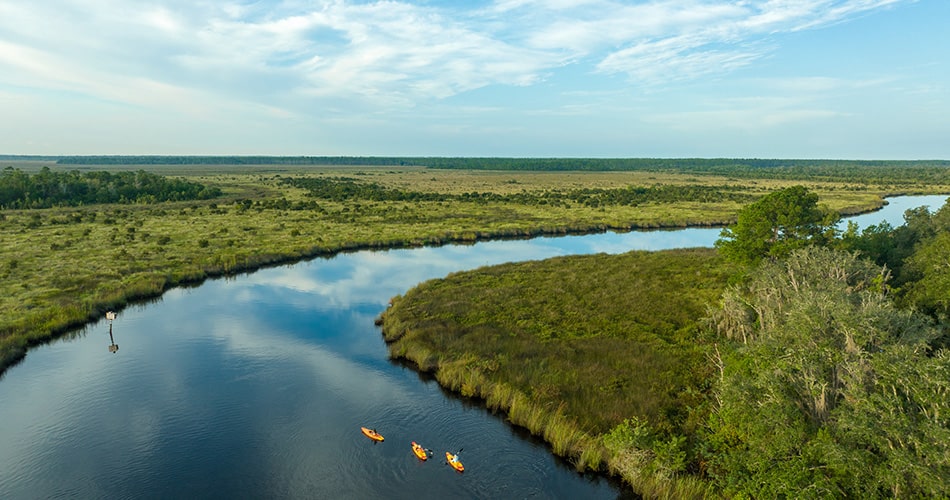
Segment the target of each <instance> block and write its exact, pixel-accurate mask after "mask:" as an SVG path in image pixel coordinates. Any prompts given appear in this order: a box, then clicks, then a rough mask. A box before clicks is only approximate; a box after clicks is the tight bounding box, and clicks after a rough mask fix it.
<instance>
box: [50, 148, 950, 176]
mask: <svg viewBox="0 0 950 500" xmlns="http://www.w3.org/2000/svg"><path fill="white" fill-rule="evenodd" d="M57 163H59V164H63V165H340V166H423V167H428V168H435V169H459V170H512V171H577V170H580V171H657V172H661V171H662V172H669V171H674V172H685V173H694V174H697V175H720V176H727V177H738V178H770V179H798V180H826V181H847V182H861V183H906V182H923V183H938V182H943V183H946V182H948V181H950V161H947V160H897V161H895V160H835V159H775V158H771V159H770V158H502V157H400V156H393V157H389V156H152V155H143V156H64V157H58V159H57Z"/></svg>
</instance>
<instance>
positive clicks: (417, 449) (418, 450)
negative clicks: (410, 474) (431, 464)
mask: <svg viewBox="0 0 950 500" xmlns="http://www.w3.org/2000/svg"><path fill="white" fill-rule="evenodd" d="M412 452H413V453H415V454H416V457H418V458H419V460H427V459H428V458H429V455H428V454H426V449H425V448H423V447H422V446H419V443H416V442H415V441H413V442H412Z"/></svg>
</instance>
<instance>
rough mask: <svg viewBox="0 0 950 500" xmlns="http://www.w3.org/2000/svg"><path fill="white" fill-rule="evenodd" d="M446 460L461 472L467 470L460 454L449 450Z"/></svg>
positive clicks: (446, 453)
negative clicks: (460, 459)
mask: <svg viewBox="0 0 950 500" xmlns="http://www.w3.org/2000/svg"><path fill="white" fill-rule="evenodd" d="M445 461H446V462H448V463H449V465H451V466H452V468H453V469H455V470H457V471H459V472H464V471H465V466H464V465H462V462H460V461H459V456H458V455H453V454H451V453H449V452H445Z"/></svg>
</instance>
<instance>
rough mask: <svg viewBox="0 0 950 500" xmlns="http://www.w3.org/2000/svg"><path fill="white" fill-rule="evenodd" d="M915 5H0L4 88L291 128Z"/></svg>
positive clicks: (507, 0) (642, 63) (635, 75)
mask: <svg viewBox="0 0 950 500" xmlns="http://www.w3.org/2000/svg"><path fill="white" fill-rule="evenodd" d="M910 1H913V0H740V1H713V0H654V1H649V2H639V1H636V2H630V1H627V2H624V1H612V0H558V1H552V0H498V1H495V2H491V3H487V4H485V3H480V4H479V5H469V4H467V3H458V4H451V3H440V2H412V1H408V0H405V1H396V0H392V1H370V2H347V1H342V0H328V1H315V2H314V1H311V2H302V1H295V0H287V1H273V2H267V1H262V2H256V3H240V2H228V3H214V2H211V3H206V2H198V3H195V2H187V1H180V0H165V1H161V0H158V1H149V2H141V3H140V2H126V1H119V0H47V1H44V2H0V40H4V41H3V42H0V85H3V84H5V85H14V86H19V87H47V88H68V89H71V90H72V91H76V92H81V93H85V94H87V95H89V96H91V97H94V98H97V99H106V100H115V101H121V102H124V103H127V104H132V105H152V106H168V105H172V106H182V107H184V108H192V106H193V103H204V105H206V106H207V105H211V104H210V103H212V102H215V101H227V100H238V101H253V102H256V103H258V104H259V105H261V106H263V107H264V108H263V109H269V110H278V109H281V108H283V109H285V111H283V112H282V113H287V114H291V113H295V112H298V111H300V112H308V110H307V107H308V106H309V107H311V108H312V109H311V110H309V111H311V112H312V111H313V110H316V109H321V110H326V109H332V106H333V103H334V102H339V101H340V100H351V101H353V102H361V103H364V105H365V106H368V107H373V106H400V107H406V106H412V105H413V104H415V103H417V102H420V101H424V100H435V99H442V98H446V97H449V96H452V95H456V94H459V93H464V92H467V91H471V90H473V89H478V88H481V87H485V86H491V85H509V86H530V85H535V84H538V83H540V82H544V81H545V80H546V79H549V78H552V74H554V73H555V72H557V70H558V69H559V68H562V67H565V66H568V65H575V64H583V65H585V66H587V67H594V68H596V70H597V71H598V72H601V73H605V74H621V75H626V76H627V77H628V78H630V79H631V80H633V81H635V82H637V83H639V84H642V85H655V84H658V83H664V82H669V81H675V80H688V79H693V78H697V77H700V76H703V75H707V74H710V73H723V72H729V71H733V70H735V69H737V68H741V67H744V66H748V65H751V64H755V63H756V61H758V60H759V59H761V58H762V57H764V56H766V55H767V54H768V53H769V52H770V51H771V50H772V48H773V43H771V42H770V41H769V37H772V36H774V35H775V34H779V33H786V32H794V31H800V30H806V29H814V28H819V27H822V26H827V25H830V24H834V23H838V22H842V21H846V20H848V19H850V18H852V17H854V16H858V15H861V14H864V13H867V12H870V11H874V10H877V9H882V8H886V7H888V6H891V5H894V4H898V3H901V2H904V3H906V2H910ZM40 28H42V29H40ZM156 96H160V98H159V99H156ZM291 97H293V98H295V99H296V98H300V97H303V98H305V99H309V101H303V102H302V103H301V101H294V103H293V104H291V102H290V100H291ZM301 107H302V108H303V109H301ZM280 113H281V112H278V114H280Z"/></svg>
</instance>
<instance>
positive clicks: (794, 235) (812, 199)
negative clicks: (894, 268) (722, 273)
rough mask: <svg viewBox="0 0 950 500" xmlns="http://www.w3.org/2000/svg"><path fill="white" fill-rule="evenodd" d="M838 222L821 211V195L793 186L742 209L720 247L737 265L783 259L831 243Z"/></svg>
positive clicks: (723, 237) (833, 216) (726, 232)
mask: <svg viewBox="0 0 950 500" xmlns="http://www.w3.org/2000/svg"><path fill="white" fill-rule="evenodd" d="M838 219H839V217H838V216H837V214H834V213H832V212H830V211H828V210H822V209H819V207H818V195H817V194H815V193H813V192H810V191H809V190H808V189H807V188H805V187H804V186H793V187H789V188H785V189H781V190H778V191H775V192H773V193H769V194H768V195H766V196H764V197H763V198H761V199H759V200H757V201H755V202H754V203H752V204H750V205H748V206H746V207H745V208H743V209H742V210H740V211H739V216H738V220H737V222H736V223H735V224H733V225H731V226H729V227H727V228H725V229H723V230H722V233H721V237H720V239H719V240H717V241H716V247H717V248H718V249H719V250H720V251H721V252H722V253H723V255H725V256H726V257H727V258H729V259H731V260H734V261H737V262H746V263H753V262H756V261H757V260H759V259H761V258H763V257H771V258H773V259H777V258H782V257H785V256H787V255H788V254H789V253H790V252H791V251H792V250H794V249H796V248H802V247H804V246H807V245H810V244H815V243H827V242H829V241H831V240H832V238H833V237H834V229H833V228H834V225H835V224H836V223H837V221H838Z"/></svg>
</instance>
